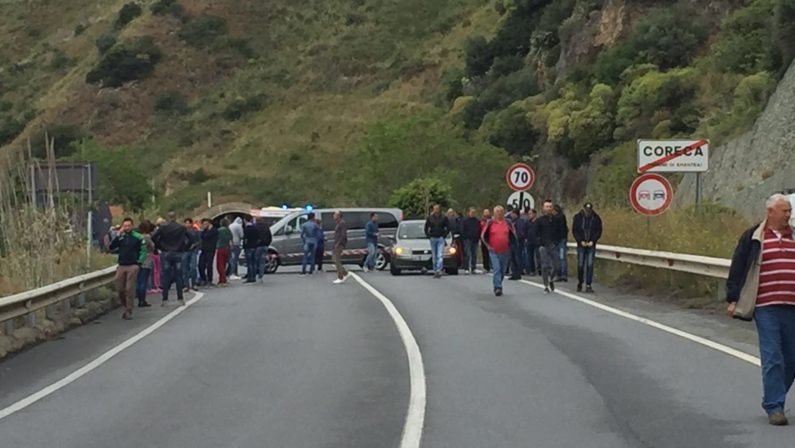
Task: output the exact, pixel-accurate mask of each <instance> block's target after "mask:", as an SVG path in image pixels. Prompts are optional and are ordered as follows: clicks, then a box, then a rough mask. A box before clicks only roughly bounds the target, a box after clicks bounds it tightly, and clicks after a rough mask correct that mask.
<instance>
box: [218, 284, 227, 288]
mask: <svg viewBox="0 0 795 448" xmlns="http://www.w3.org/2000/svg"><path fill="white" fill-rule="evenodd" d="M218 286H220V287H221V288H226V287H227V286H229V283H219V284H218Z"/></svg>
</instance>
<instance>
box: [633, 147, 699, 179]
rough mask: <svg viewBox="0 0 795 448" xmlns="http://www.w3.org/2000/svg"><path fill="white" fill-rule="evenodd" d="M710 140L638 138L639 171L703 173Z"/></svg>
mask: <svg viewBox="0 0 795 448" xmlns="http://www.w3.org/2000/svg"><path fill="white" fill-rule="evenodd" d="M708 169H709V140H638V172H639V173H703V172H705V171H707V170H708Z"/></svg>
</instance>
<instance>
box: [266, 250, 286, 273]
mask: <svg viewBox="0 0 795 448" xmlns="http://www.w3.org/2000/svg"><path fill="white" fill-rule="evenodd" d="M267 259H268V265H267V266H266V267H265V273H266V274H275V273H276V271H278V270H279V266H281V264H282V261H281V259H280V258H279V256H278V255H276V254H268V256H267Z"/></svg>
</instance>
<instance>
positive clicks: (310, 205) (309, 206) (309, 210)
mask: <svg viewBox="0 0 795 448" xmlns="http://www.w3.org/2000/svg"><path fill="white" fill-rule="evenodd" d="M304 208H305V209H306V211H308V212H311V211H312V210H314V209H315V207H313V206H312V204H306V205H305V206H304Z"/></svg>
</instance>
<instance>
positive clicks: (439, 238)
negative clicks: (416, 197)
mask: <svg viewBox="0 0 795 448" xmlns="http://www.w3.org/2000/svg"><path fill="white" fill-rule="evenodd" d="M449 233H450V221H449V220H448V219H447V216H444V215H443V214H442V212H441V206H440V205H439V204H434V205H433V208H432V209H431V214H430V215H428V218H427V219H426V220H425V235H426V236H427V237H428V238H430V240H431V254H433V276H434V278H441V277H442V269H443V268H444V246H445V238H447V235H448V234H449Z"/></svg>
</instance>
